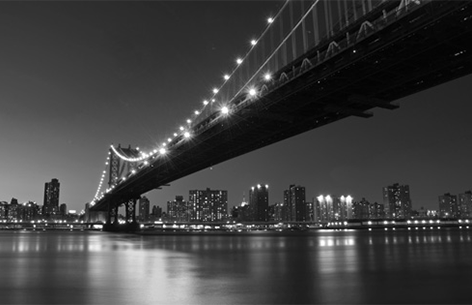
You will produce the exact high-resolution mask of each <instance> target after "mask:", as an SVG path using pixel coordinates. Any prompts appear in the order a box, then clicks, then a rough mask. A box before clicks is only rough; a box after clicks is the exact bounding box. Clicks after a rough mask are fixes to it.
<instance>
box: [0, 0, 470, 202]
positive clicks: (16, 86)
mask: <svg viewBox="0 0 472 305" xmlns="http://www.w3.org/2000/svg"><path fill="white" fill-rule="evenodd" d="M279 6H280V2H278V1H274V2H272V1H264V2H242V3H241V2H225V3H219V2H196V3H190V2H185V3H184V2H176V3H174V2H152V3H115V4H114V5H113V6H110V4H107V3H55V2H54V3H11V2H7V3H5V2H4V3H1V4H0V7H1V8H2V10H0V17H2V18H1V19H0V20H2V22H3V24H4V26H3V27H2V28H1V31H2V34H3V35H4V37H6V40H5V43H4V46H3V48H2V51H1V52H2V55H3V56H2V59H0V66H1V67H2V69H1V72H0V77H1V79H2V83H1V85H0V86H1V87H0V88H1V90H0V92H1V93H0V98H1V99H2V101H3V102H2V111H1V112H0V128H1V129H2V130H4V131H5V132H4V133H3V137H2V140H3V142H4V145H2V153H1V156H2V158H1V161H0V162H1V164H0V165H1V166H2V169H3V171H2V176H1V179H2V180H1V181H2V183H0V196H1V198H0V200H10V198H12V197H14V198H17V199H18V200H19V201H20V202H25V201H29V200H33V201H37V202H40V199H41V197H42V192H43V191H44V189H43V186H44V182H45V181H49V180H50V179H51V178H53V177H55V178H58V179H59V181H61V199H60V203H66V204H67V205H68V207H69V208H71V209H76V210H81V209H83V207H84V205H85V203H86V202H89V201H90V200H91V199H92V198H93V195H94V194H95V191H96V187H97V185H98V182H99V178H100V174H101V171H102V170H103V163H104V161H105V158H106V153H107V150H108V147H109V145H110V144H111V143H115V144H118V143H121V144H122V145H123V146H127V145H128V144H131V145H132V146H134V147H135V146H139V147H142V148H146V147H147V148H150V147H153V146H154V144H155V143H157V142H158V141H162V139H163V138H164V137H165V136H166V134H169V132H171V131H172V130H174V129H175V128H176V127H177V126H178V125H179V123H180V122H182V121H184V120H185V119H186V118H187V116H188V115H189V114H190V113H191V112H192V110H193V109H194V108H195V107H196V105H197V104H198V103H200V102H201V100H202V99H203V98H204V97H205V96H206V95H207V93H208V92H209V91H210V90H211V88H212V87H213V86H214V85H215V84H219V83H220V82H221V77H222V75H223V73H224V72H225V71H227V70H229V69H230V68H231V67H232V62H233V59H234V58H235V57H236V56H237V55H238V54H241V53H243V52H244V51H245V50H247V47H248V41H249V39H251V37H252V36H255V35H256V36H257V35H258V34H260V32H261V31H262V29H263V26H264V22H265V20H266V18H267V17H269V16H271V15H272V14H274V13H275V12H276V11H277V8H278V7H279ZM241 15H245V16H247V18H245V22H244V24H241V22H240V18H239V17H238V16H241ZM84 16H85V17H87V18H85V19H87V20H88V23H87V24H85V25H84V24H82V23H80V22H79V20H82V19H83V18H84ZM202 16H203V17H204V18H201V17H202ZM122 20H126V21H127V22H126V23H122V22H121V21H122ZM55 24H61V25H62V27H57V26H55ZM17 37H22V39H21V40H20V41H19V40H18V39H17ZM471 81H472V77H471V76H467V77H463V78H461V79H458V80H455V81H452V82H449V83H447V84H443V85H440V86H437V87H435V88H432V89H429V90H427V91H424V92H420V93H418V94H415V95H412V96H409V97H407V98H404V99H401V100H398V101H396V103H397V104H399V105H400V108H399V109H398V110H394V111H388V110H382V109H374V111H373V112H374V117H373V118H370V119H368V120H364V119H360V118H348V119H345V120H342V121H339V122H336V123H333V124H330V125H328V126H324V127H322V128H319V129H315V130H313V131H309V132H306V133H304V134H301V135H298V136H296V137H293V138H291V139H287V140H285V141H282V142H279V143H276V144H273V145H271V146H269V147H265V148H262V149H259V150H257V151H254V152H251V153H249V154H246V155H243V156H241V157H238V158H236V159H234V160H230V161H227V162H224V163H222V164H218V165H215V166H213V167H212V168H209V169H206V170H203V171H200V172H198V173H196V174H193V175H191V176H189V177H185V178H182V179H180V180H178V181H175V182H173V183H171V186H169V187H163V189H162V190H155V191H152V192H150V193H148V194H145V195H146V196H147V197H148V198H149V199H150V201H151V203H154V204H156V203H158V204H159V205H161V206H163V205H164V204H165V202H167V201H168V200H172V198H174V197H175V195H178V194H185V193H186V190H190V189H205V188H207V187H209V188H211V189H228V196H229V198H228V202H229V204H230V205H236V204H239V203H240V201H241V199H242V196H243V192H244V193H246V196H248V189H249V188H248V186H250V185H254V184H255V183H257V182H258V181H267V183H268V184H269V186H270V188H271V197H272V198H274V200H273V201H272V199H271V202H281V201H282V200H283V190H285V189H286V188H287V187H288V186H289V185H291V184H297V185H303V186H305V187H306V188H307V198H308V199H309V200H311V198H314V197H316V196H318V195H319V194H328V193H330V194H348V193H349V194H350V195H351V196H353V197H354V198H356V199H360V198H361V197H365V198H367V199H368V200H369V201H372V202H379V203H381V202H382V191H381V188H382V187H384V186H386V185H390V184H392V183H395V182H400V183H404V184H408V185H410V186H411V188H412V192H411V199H412V205H413V207H414V208H419V207H421V206H424V207H425V208H427V209H433V208H434V209H436V208H437V202H438V199H437V197H438V196H439V195H440V194H442V193H446V192H450V193H454V194H457V193H461V192H465V191H468V190H470V189H471V188H472V182H471V181H470V179H469V178H468V168H470V166H471V160H470V158H469V157H468V156H470V155H471V153H472V144H471V143H470V141H468V139H470V135H471V132H470V130H471V128H470V119H469V117H468V116H469V115H468V113H469V112H470V110H471V105H470V103H468V101H467V97H468V96H470V93H471V90H472V89H471V88H470V86H468V84H470V82H471ZM182 88H184V89H185V90H182ZM276 198H279V199H276Z"/></svg>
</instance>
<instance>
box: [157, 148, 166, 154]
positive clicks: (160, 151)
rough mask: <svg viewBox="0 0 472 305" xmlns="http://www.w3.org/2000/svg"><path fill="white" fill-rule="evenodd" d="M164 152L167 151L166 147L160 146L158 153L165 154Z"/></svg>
mask: <svg viewBox="0 0 472 305" xmlns="http://www.w3.org/2000/svg"><path fill="white" fill-rule="evenodd" d="M166 152H167V151H166V149H165V148H161V149H159V153H160V154H161V155H165V154H166Z"/></svg>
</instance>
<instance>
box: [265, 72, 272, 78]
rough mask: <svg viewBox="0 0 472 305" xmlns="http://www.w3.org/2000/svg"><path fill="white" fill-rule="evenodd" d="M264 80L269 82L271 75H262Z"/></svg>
mask: <svg viewBox="0 0 472 305" xmlns="http://www.w3.org/2000/svg"><path fill="white" fill-rule="evenodd" d="M264 79H265V80H271V79H272V75H271V74H270V73H266V74H264Z"/></svg>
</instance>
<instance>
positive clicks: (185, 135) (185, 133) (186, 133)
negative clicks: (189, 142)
mask: <svg viewBox="0 0 472 305" xmlns="http://www.w3.org/2000/svg"><path fill="white" fill-rule="evenodd" d="M184 137H186V138H187V139H188V138H190V132H188V131H186V132H184Z"/></svg>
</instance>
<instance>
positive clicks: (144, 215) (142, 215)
mask: <svg viewBox="0 0 472 305" xmlns="http://www.w3.org/2000/svg"><path fill="white" fill-rule="evenodd" d="M149 207H150V203H149V199H147V198H146V196H143V197H141V198H140V199H139V221H142V222H146V221H149Z"/></svg>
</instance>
